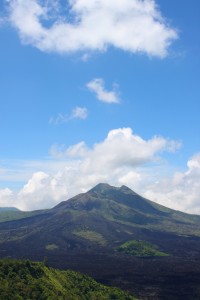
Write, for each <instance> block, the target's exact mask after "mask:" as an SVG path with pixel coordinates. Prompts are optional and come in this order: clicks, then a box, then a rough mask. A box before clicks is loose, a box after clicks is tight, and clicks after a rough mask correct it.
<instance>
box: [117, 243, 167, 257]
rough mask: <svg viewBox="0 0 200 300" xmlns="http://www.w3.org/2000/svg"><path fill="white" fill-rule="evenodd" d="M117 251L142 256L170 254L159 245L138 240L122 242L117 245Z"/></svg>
mask: <svg viewBox="0 0 200 300" xmlns="http://www.w3.org/2000/svg"><path fill="white" fill-rule="evenodd" d="M117 251H119V252H123V253H126V254H130V255H135V256H141V257H152V256H157V257H158V256H168V254H167V253H164V252H162V251H159V248H158V246H156V245H154V244H151V243H148V242H145V241H137V240H131V241H128V242H126V243H124V244H122V245H121V246H119V247H117Z"/></svg>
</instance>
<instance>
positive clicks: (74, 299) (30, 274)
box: [0, 259, 135, 300]
mask: <svg viewBox="0 0 200 300" xmlns="http://www.w3.org/2000/svg"><path fill="white" fill-rule="evenodd" d="M5 299H6V300H31V299H34V300H51V299H52V300H57V299H59V300H64V299H66V300H101V299H102V300H109V299H113V300H114V299H116V300H117V299H118V300H131V299H132V300H134V299H135V298H134V297H133V296H131V295H129V294H127V293H125V292H123V291H121V290H119V289H116V288H110V287H106V286H104V285H101V284H99V283H97V282H96V281H95V280H93V279H92V278H90V277H88V276H85V275H81V274H79V273H76V272H73V271H60V270H55V269H51V268H48V267H47V266H45V265H44V264H43V263H35V262H30V261H29V260H23V261H21V260H20V261H19V260H9V259H3V260H1V261H0V300H5Z"/></svg>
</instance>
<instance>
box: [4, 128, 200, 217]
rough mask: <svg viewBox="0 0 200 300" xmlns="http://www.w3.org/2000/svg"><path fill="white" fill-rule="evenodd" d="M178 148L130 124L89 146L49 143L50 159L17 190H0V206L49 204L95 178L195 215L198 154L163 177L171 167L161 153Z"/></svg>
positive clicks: (198, 208)
mask: <svg viewBox="0 0 200 300" xmlns="http://www.w3.org/2000/svg"><path fill="white" fill-rule="evenodd" d="M180 146H181V144H180V143H179V142H178V141H173V140H169V139H166V138H164V137H160V136H154V137H152V138H150V139H148V140H145V139H143V138H142V137H140V136H139V135H136V134H134V133H133V131H132V129H131V128H118V129H114V130H111V131H110V132H108V134H107V136H106V138H105V139H104V140H102V141H100V142H98V143H95V144H94V145H93V146H92V147H88V145H86V143H85V142H84V141H82V142H80V143H77V144H75V145H71V146H69V147H66V148H65V147H63V146H59V145H53V146H52V147H51V149H50V154H51V157H52V159H51V160H49V161H48V162H47V161H45V162H44V163H42V161H41V162H38V164H37V165H36V167H37V168H36V167H35V169H37V171H35V172H33V173H32V175H31V176H30V173H29V178H28V180H27V183H26V184H25V185H24V186H23V187H22V188H21V189H20V190H19V191H18V192H14V191H12V190H11V189H9V188H5V189H1V190H0V206H16V207H18V208H20V209H22V210H34V209H42V208H50V207H53V206H54V205H56V204H57V203H59V202H60V201H63V200H67V199H68V198H70V197H72V196H74V195H76V194H78V193H80V192H86V191H87V190H89V189H90V188H92V187H93V186H95V185H96V184H98V183H99V182H107V183H109V184H111V185H115V186H120V185H124V184H125V185H127V186H129V187H130V188H132V189H133V190H135V191H136V192H138V193H140V194H142V195H143V196H145V197H147V198H149V199H151V200H153V201H156V202H158V203H161V204H163V205H165V206H168V207H171V208H174V209H178V210H183V211H186V212H192V213H200V203H199V189H200V154H197V155H195V156H193V157H192V158H191V159H190V160H189V161H188V163H187V169H186V170H185V171H183V172H177V171H175V170H174V169H173V172H172V171H170V174H168V175H166V174H167V172H166V169H170V170H172V167H173V166H170V165H167V162H166V160H165V159H164V154H165V153H166V152H171V153H173V152H175V151H177V150H178V149H179V148H180ZM31 163H32V165H33V162H31ZM4 172H5V171H4Z"/></svg>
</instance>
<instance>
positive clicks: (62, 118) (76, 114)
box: [49, 106, 88, 125]
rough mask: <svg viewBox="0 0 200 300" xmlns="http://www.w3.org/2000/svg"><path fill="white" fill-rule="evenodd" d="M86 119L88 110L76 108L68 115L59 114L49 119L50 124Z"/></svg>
mask: <svg viewBox="0 0 200 300" xmlns="http://www.w3.org/2000/svg"><path fill="white" fill-rule="evenodd" d="M87 117H88V110H87V108H86V107H80V106H76V107H75V108H74V109H73V110H72V112H71V113H70V114H63V113H59V114H58V115H57V116H55V117H51V118H50V119H49V123H50V124H55V125H58V124H64V123H67V122H69V121H70V120H74V119H80V120H85V119H87Z"/></svg>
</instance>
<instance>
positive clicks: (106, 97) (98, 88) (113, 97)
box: [86, 78, 120, 103]
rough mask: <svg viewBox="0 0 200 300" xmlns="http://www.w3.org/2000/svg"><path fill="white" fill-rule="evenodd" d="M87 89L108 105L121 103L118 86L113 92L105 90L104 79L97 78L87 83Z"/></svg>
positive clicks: (114, 87)
mask: <svg viewBox="0 0 200 300" xmlns="http://www.w3.org/2000/svg"><path fill="white" fill-rule="evenodd" d="M86 86H87V88H88V89H89V90H90V91H91V92H93V93H95V95H96V97H97V99H98V100H100V101H102V102H106V103H119V102H120V98H119V95H118V92H117V90H116V85H114V86H113V89H112V90H111V91H107V90H106V89H105V83H104V80H103V79H102V78H95V79H93V80H91V81H90V82H88V83H87V85H86Z"/></svg>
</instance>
